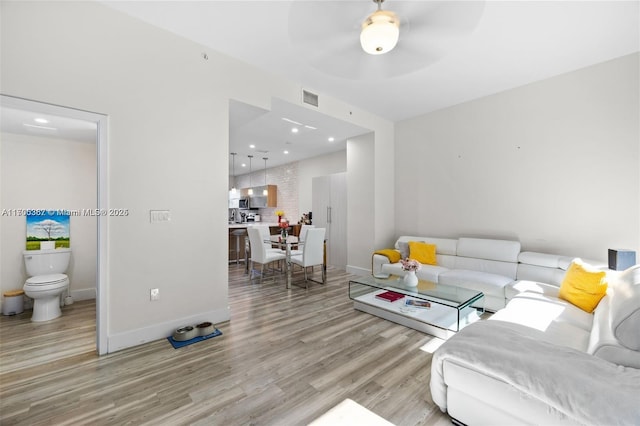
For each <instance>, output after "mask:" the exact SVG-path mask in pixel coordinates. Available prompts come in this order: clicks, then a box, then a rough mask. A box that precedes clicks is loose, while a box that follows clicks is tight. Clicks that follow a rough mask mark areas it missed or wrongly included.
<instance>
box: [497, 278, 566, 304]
mask: <svg viewBox="0 0 640 426" xmlns="http://www.w3.org/2000/svg"><path fill="white" fill-rule="evenodd" d="M559 290H560V289H559V287H557V286H555V285H551V284H547V283H546V282H539V281H530V280H518V281H514V282H512V283H511V284H508V285H507V286H506V287H505V288H504V296H505V297H506V298H507V300H511V299H513V298H514V297H515V296H517V295H518V294H520V293H523V292H525V291H528V292H531V293H538V294H544V295H545V296H551V297H558V291H559Z"/></svg>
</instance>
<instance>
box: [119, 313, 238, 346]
mask: <svg viewBox="0 0 640 426" xmlns="http://www.w3.org/2000/svg"><path fill="white" fill-rule="evenodd" d="M229 318H230V316H229V308H226V309H219V310H213V311H209V312H203V313H200V314H197V315H193V316H190V317H184V318H181V319H174V320H171V321H167V322H163V323H160V324H154V325H150V326H147V327H143V328H138V329H135V330H128V331H125V332H123V333H116V334H112V335H110V336H109V347H108V352H109V353H112V352H116V351H120V350H122V349H126V348H130V347H133V346H138V345H142V344H143V343H147V342H152V341H154V340H160V339H166V338H167V337H169V336H171V335H172V334H173V332H174V331H175V330H177V329H178V328H180V327H184V326H187V325H191V326H194V325H197V324H200V323H202V322H212V323H214V324H216V323H218V322H223V321H228V320H229ZM167 345H169V343H168V342H167Z"/></svg>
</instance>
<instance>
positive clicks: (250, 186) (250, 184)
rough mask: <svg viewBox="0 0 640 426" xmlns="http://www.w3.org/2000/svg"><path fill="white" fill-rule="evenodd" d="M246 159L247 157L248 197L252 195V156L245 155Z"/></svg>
mask: <svg viewBox="0 0 640 426" xmlns="http://www.w3.org/2000/svg"><path fill="white" fill-rule="evenodd" d="M247 157H249V191H248V193H249V195H253V185H252V179H251V159H252V158H253V155H247Z"/></svg>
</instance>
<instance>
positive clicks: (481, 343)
mask: <svg viewBox="0 0 640 426" xmlns="http://www.w3.org/2000/svg"><path fill="white" fill-rule="evenodd" d="M557 260H558V259H557V258H556V259H555V260H554V258H553V257H552V256H550V257H549V256H544V255H540V254H527V255H524V256H521V261H523V263H521V265H523V266H522V274H530V275H529V276H530V278H532V279H531V280H521V281H519V282H516V283H515V284H514V286H512V287H508V288H507V293H508V294H509V295H511V296H512V297H511V300H510V301H509V303H508V304H507V306H506V307H505V308H504V309H502V310H499V311H498V312H496V313H495V314H494V315H493V316H492V317H491V318H490V319H489V320H487V321H479V322H476V323H474V324H471V325H469V326H467V327H466V328H464V329H463V330H461V331H460V332H459V333H458V334H456V335H455V336H453V337H451V338H450V339H449V340H448V341H447V342H445V343H444V344H443V345H442V346H441V347H440V348H439V349H438V350H437V351H436V352H435V353H434V355H433V361H432V366H431V384H430V385H431V394H432V398H433V401H434V402H435V403H436V405H438V406H439V407H440V409H441V410H442V411H446V412H448V413H449V415H450V416H451V417H452V418H454V419H455V420H457V421H458V422H461V423H464V424H466V425H469V426H472V425H500V424H504V425H515V424H541V425H546V424H549V425H575V424H593V425H638V424H640V265H636V266H634V267H631V268H629V269H628V270H627V271H624V272H616V271H609V272H608V273H607V276H608V281H609V284H608V289H607V294H606V296H604V298H602V299H601V300H600V302H599V304H598V305H597V307H596V308H595V310H594V312H593V313H587V312H585V311H583V310H581V309H579V308H577V307H576V306H574V305H572V304H570V303H568V302H566V301H564V300H562V299H559V298H558V288H557V287H556V286H555V285H553V284H548V283H544V281H545V280H546V281H557V279H558V278H559V276H560V274H561V273H560V272H559V270H562V266H563V265H561V264H556V263H555V262H556V261H557ZM524 262H532V263H534V264H533V265H531V264H530V263H524ZM540 263H546V265H543V266H541V265H540ZM527 265H529V266H535V267H540V268H547V269H538V268H534V269H531V268H529V266H527ZM525 271H526V272H525ZM563 276H564V275H563ZM519 291H522V292H519Z"/></svg>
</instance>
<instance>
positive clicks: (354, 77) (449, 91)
mask: <svg viewBox="0 0 640 426" xmlns="http://www.w3.org/2000/svg"><path fill="white" fill-rule="evenodd" d="M103 3H104V4H107V5H108V6H110V7H113V8H115V9H117V10H120V11H122V12H125V13H127V14H129V15H132V16H134V17H137V18H139V19H141V20H143V21H146V22H148V23H151V24H153V25H156V26H159V27H162V28H165V29H167V30H169V31H172V32H174V33H176V34H178V35H181V36H183V37H185V38H188V39H191V40H193V41H195V42H197V43H200V44H202V45H204V46H207V47H208V48H210V49H211V50H214V51H218V52H221V53H224V54H227V55H229V56H232V57H235V58H238V59H240V60H242V61H244V62H247V63H249V64H252V65H254V66H256V67H258V68H261V69H264V70H265V71H268V72H270V73H274V74H277V75H282V76H284V77H286V78H288V79H290V80H292V81H295V82H299V83H301V85H302V87H303V88H305V89H307V90H309V91H311V92H314V93H317V94H318V95H319V96H320V102H322V97H323V95H330V96H332V97H335V98H338V99H341V100H343V101H345V102H347V103H349V104H351V105H353V106H356V107H359V108H361V109H363V110H367V111H370V112H372V113H375V114H377V115H379V116H381V117H384V118H386V119H389V120H392V121H398V120H402V119H406V118H411V117H415V116H417V115H421V114H425V113H428V112H431V111H434V110H438V109H442V108H446V107H448V106H452V105H455V104H458V103H461V102H465V101H469V100H472V99H476V98H479V97H483V96H487V95H490V94H493V93H497V92H500V91H503V90H507V89H510V88H513V87H517V86H521V85H524V84H528V83H531V82H533V81H537V80H542V79H545V78H548V77H551V76H554V75H558V74H561V73H565V72H569V71H573V70H576V69H579V68H582V67H586V66H589V65H592V64H595V63H599V62H603V61H606V60H609V59H613V58H616V57H619V56H623V55H626V54H630V53H632V52H637V51H638V50H640V47H639V46H640V41H639V27H640V24H639V21H640V15H639V13H640V12H639V3H640V2H639V1H621V2H615V1H479V0H478V1H455V0H453V1H426V0H423V1H417V0H415V1H400V0H387V1H385V2H384V4H383V9H385V10H392V11H395V12H396V13H397V14H398V15H399V17H400V20H401V28H400V30H401V33H400V40H399V42H398V46H397V47H396V49H394V50H393V51H391V52H390V53H388V54H386V55H379V56H371V55H367V54H366V53H364V52H363V51H362V50H361V48H360V45H359V32H360V25H361V22H362V21H363V20H364V19H365V18H366V16H367V15H368V14H370V13H371V12H373V11H374V10H375V4H374V3H373V2H372V1H371V0H357V1H347V0H341V1H327V0H323V1H314V0H295V1H287V0H278V1H268V0H261V1H243V0H234V1H217V0H208V1H207V0H205V1H105V2H103ZM279 108H281V109H283V111H276V110H277V109H279ZM245 109H246V111H243V110H245ZM296 111H297V113H298V114H299V115H297V114H296ZM283 114H284V115H283ZM231 115H232V128H231V141H230V152H238V153H239V156H238V157H237V159H236V165H237V163H238V160H239V159H240V157H241V156H246V155H248V154H250V153H251V152H250V151H249V150H248V149H247V145H248V144H249V143H251V142H256V143H257V146H256V150H258V151H269V152H268V153H267V155H266V156H268V157H269V158H270V160H269V162H268V167H272V166H275V165H278V164H282V163H286V162H289V161H294V160H297V159H301V158H305V157H311V156H314V155H319V154H320V153H323V152H328V151H331V150H335V149H336V148H339V147H341V148H343V147H344V139H345V138H346V137H348V136H353V135H354V134H358V133H354V132H357V131H358V129H349V128H348V127H349V126H346V127H347V128H344V127H342V126H341V125H340V124H339V123H336V121H335V120H328V121H326V122H325V121H323V120H327V117H322V116H319V115H317V116H316V118H315V119H313V118H310V117H312V115H309V112H308V110H307V109H306V108H300V107H296V106H293V105H290V106H288V107H286V108H285V107H284V105H274V111H272V112H264V114H262V115H261V114H260V113H259V112H258V113H257V114H256V110H255V108H254V107H251V106H247V105H244V104H236V105H235V106H232V108H231ZM234 115H235V116H236V117H235V118H233V117H234ZM256 116H260V118H256ZM283 116H284V117H289V118H293V119H294V120H296V121H299V122H303V123H305V124H307V123H306V121H309V122H315V120H318V128H319V129H320V130H318V131H317V132H307V134H298V135H295V136H294V135H292V134H291V133H290V127H289V126H287V125H284V123H285V122H283V121H282V117H283ZM296 116H299V117H300V118H299V119H295V117H296ZM241 117H248V118H249V119H251V120H249V119H246V120H245V122H243V119H241ZM334 125H335V126H336V127H333V126H334ZM243 127H245V128H244V129H243ZM360 130H362V131H364V129H360ZM360 133H362V132H360ZM328 134H335V136H336V137H337V138H338V140H339V142H337V143H333V144H328V143H327V142H326V141H324V140H322V137H324V136H327V135H328ZM314 137H317V140H316V139H314ZM283 144H284V145H285V148H286V147H287V146H289V147H290V148H291V147H293V148H294V149H292V150H290V151H291V154H289V156H284V155H282V150H283ZM287 144H290V145H287ZM262 154H263V153H261V152H257V153H255V152H254V153H253V155H254V156H255V157H254V161H253V164H256V163H258V164H259V165H260V166H263V162H262V161H261V158H262V157H263V156H264V155H262ZM256 157H258V158H260V161H257V162H256V161H255V158H256ZM263 167H264V166H263ZM231 168H232V163H230V170H231ZM236 173H237V174H239V173H240V172H238V168H237V167H236Z"/></svg>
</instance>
